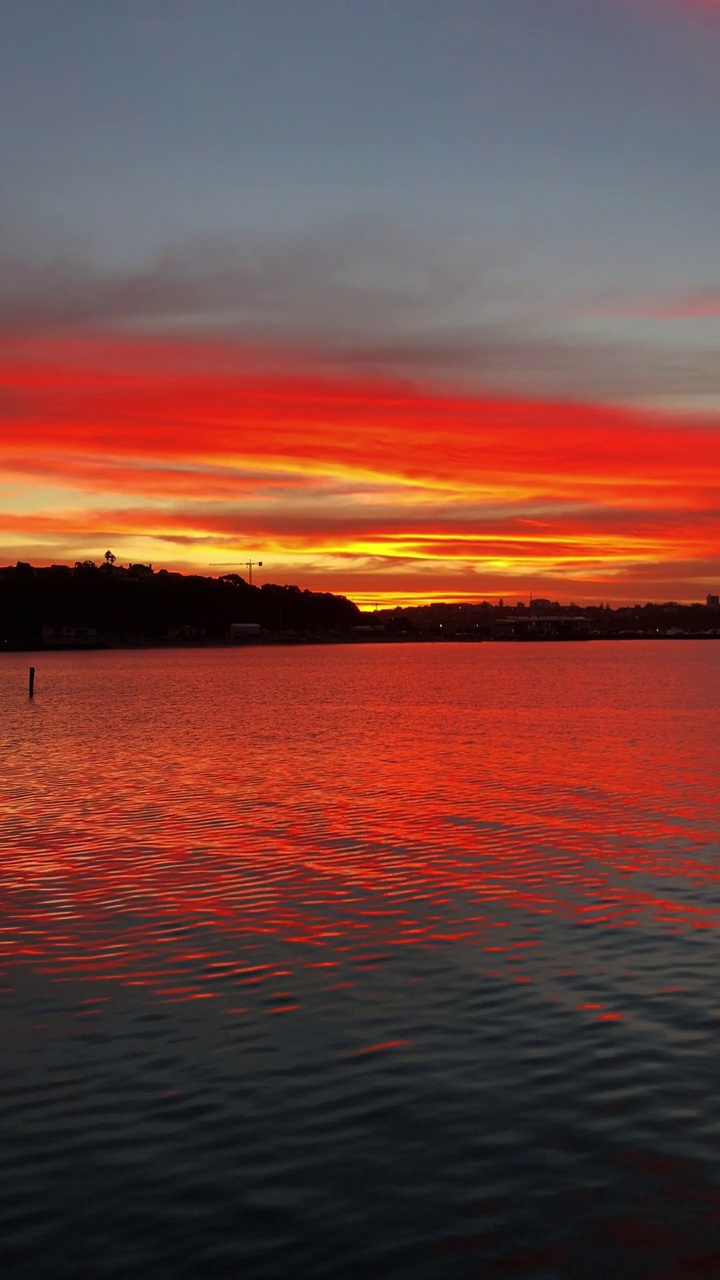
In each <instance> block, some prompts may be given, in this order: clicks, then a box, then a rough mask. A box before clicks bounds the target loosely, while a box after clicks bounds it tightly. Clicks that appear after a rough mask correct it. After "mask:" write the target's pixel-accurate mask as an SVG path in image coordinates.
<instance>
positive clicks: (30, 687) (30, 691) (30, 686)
mask: <svg viewBox="0 0 720 1280" xmlns="http://www.w3.org/2000/svg"><path fill="white" fill-rule="evenodd" d="M34 693H35V668H34V667H31V668H30V677H29V679H28V696H29V697H30V698H32V696H33V694H34Z"/></svg>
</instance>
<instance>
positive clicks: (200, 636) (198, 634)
mask: <svg viewBox="0 0 720 1280" xmlns="http://www.w3.org/2000/svg"><path fill="white" fill-rule="evenodd" d="M167 635H168V640H204V639H205V628H204V627H192V626H190V625H189V624H188V623H185V624H184V625H183V626H181V627H170V629H169V631H168V633H167Z"/></svg>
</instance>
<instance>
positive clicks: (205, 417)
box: [0, 342, 720, 596]
mask: <svg viewBox="0 0 720 1280" xmlns="http://www.w3.org/2000/svg"><path fill="white" fill-rule="evenodd" d="M266 364H267V362H266ZM253 368H254V365H253V361H252V359H251V357H250V355H249V354H248V353H247V352H245V353H243V352H240V351H237V350H233V349H232V348H231V347H229V346H225V347H210V346H208V347H204V346H202V345H197V346H190V345H185V344H182V343H177V344H172V343H168V342H165V343H162V344H160V343H158V344H152V343H132V342H128V343H121V342H113V343H93V342H77V343H64V344H57V343H46V344H41V343H38V344H35V345H33V347H32V348H29V347H26V346H24V345H22V344H16V345H12V344H8V345H6V347H5V351H4V353H3V354H2V355H0V380H1V384H2V388H3V391H2V400H1V401H0V414H1V415H2V416H1V417H0V432H1V435H0V467H1V468H2V470H3V472H4V473H5V474H6V475H7V476H8V478H9V479H11V480H12V482H13V484H15V485H16V486H17V485H20V486H21V487H22V486H23V485H25V486H28V485H29V486H37V485H42V486H43V488H44V489H47V488H48V487H50V488H51V489H52V488H54V489H56V490H58V496H57V498H56V500H55V501H54V502H49V500H48V499H47V498H45V499H44V501H43V505H42V509H39V510H35V511H32V510H28V507H29V501H28V498H27V489H26V490H25V491H24V492H25V501H24V502H21V503H17V502H16V505H18V506H19V507H21V508H22V510H19V511H18V513H17V514H13V512H12V511H6V514H5V515H4V517H3V518H2V520H0V537H1V538H2V545H4V546H5V547H7V546H9V543H10V539H12V544H13V546H16V547H17V548H18V550H19V552H20V551H22V550H23V549H25V548H28V547H30V548H31V549H34V550H35V552H36V553H37V552H38V550H39V549H40V548H42V547H43V546H44V547H45V552H44V558H45V559H56V558H70V559H72V558H74V557H75V556H76V555H77V557H78V558H81V557H82V555H83V554H84V553H85V549H86V548H87V546H88V543H89V541H91V540H92V539H93V538H95V539H97V538H98V537H101V540H105V541H108V544H109V545H111V543H110V539H113V541H115V542H117V541H118V540H119V541H120V542H122V540H123V539H125V540H128V539H132V540H133V541H132V545H133V546H137V545H138V544H139V543H142V542H143V540H144V541H145V543H146V544H147V545H148V546H154V547H155V549H156V551H155V554H152V553H149V554H147V558H148V559H154V560H157V559H158V558H159V557H158V554H157V548H161V551H162V559H163V561H164V563H169V562H170V561H172V560H175V563H183V562H184V563H187V559H186V557H188V556H189V558H190V561H191V562H194V563H195V564H201V563H202V564H203V565H204V566H206V565H208V564H213V563H217V562H219V561H228V560H230V559H231V558H233V556H234V557H235V558H237V556H238V554H239V551H238V549H239V548H241V547H243V546H247V545H248V539H249V540H250V544H251V545H261V546H263V547H264V548H267V554H268V556H269V557H272V558H273V561H274V563H275V564H286V565H289V566H291V565H292V564H295V565H296V566H297V564H298V562H299V561H298V557H299V558H300V561H301V562H302V563H305V564H308V565H313V564H314V566H315V569H314V573H315V574H316V575H318V577H316V578H312V576H311V580H312V581H318V582H319V576H320V575H324V582H325V585H327V574H328V572H329V570H328V564H329V563H330V560H332V562H333V563H334V564H335V566H336V567H335V569H334V571H333V572H335V575H336V577H335V580H334V582H333V586H334V587H335V589H337V590H345V591H346V592H348V593H350V594H352V582H353V581H357V582H359V580H360V577H362V578H363V580H365V578H366V577H367V565H368V564H369V563H372V565H373V566H374V568H373V572H375V574H376V575H377V574H382V573H383V572H385V571H387V570H395V569H397V568H398V567H399V566H403V574H404V578H405V581H406V582H407V583H408V586H407V589H408V590H409V589H410V586H409V584H410V583H411V582H412V580H413V574H415V576H416V580H417V575H419V574H422V573H426V571H427V567H428V565H430V564H431V565H433V566H434V569H435V572H436V573H440V572H441V571H442V570H443V566H444V569H445V572H446V574H447V576H448V577H452V576H453V575H457V574H458V573H460V574H461V575H464V579H466V578H467V575H468V573H471V572H472V573H475V572H476V571H477V567H478V566H484V567H485V570H486V571H487V573H488V574H489V575H491V576H492V575H493V574H497V573H504V574H506V576H507V575H510V577H511V578H512V576H513V574H514V575H515V577H516V579H520V578H522V577H523V575H525V574H527V575H528V576H530V579H531V581H532V580H536V579H539V577H541V576H543V575H546V576H547V575H550V576H552V575H553V574H554V575H556V578H557V575H560V576H561V577H562V576H563V575H565V576H568V577H570V578H571V579H572V580H573V581H575V580H577V579H579V578H581V577H582V573H583V571H586V572H587V573H588V574H590V575H591V576H592V575H594V576H596V577H597V575H598V574H600V575H602V574H603V573H606V574H607V573H613V574H616V575H620V576H622V575H623V574H628V575H629V574H631V573H633V572H635V571H636V568H637V566H638V565H644V566H646V567H647V568H648V571H650V569H651V568H653V567H654V566H656V565H658V564H662V562H663V561H667V562H670V561H672V562H673V563H680V564H682V563H685V564H686V565H687V572H688V576H689V577H692V574H693V573H694V572H695V571H694V570H693V568H692V566H693V565H694V564H699V563H700V562H702V563H703V565H704V566H705V568H704V570H703V572H707V565H708V564H711V563H712V562H713V557H714V556H715V555H716V548H717V546H718V545H719V544H720V536H719V535H720V525H719V523H718V517H717V514H716V513H717V510H718V494H719V493H720V422H718V421H713V422H709V421H707V420H698V421H691V420H687V421H679V420H677V419H673V418H670V417H662V416H659V415H652V414H648V413H645V414H639V413H631V412H628V411H623V410H620V409H614V408H609V407H603V406H598V405H575V404H568V403H562V402H554V403H547V402H539V401H529V400H518V399H498V398H489V397H482V396H477V397H470V396H468V395H455V396H452V395H449V394H443V395H440V394H435V393H432V392H428V391H421V390H418V389H416V388H414V387H412V386H410V385H403V384H399V383H397V382H396V383H392V382H381V381H375V382H367V381H362V380H360V379H356V380H351V379H348V378H332V379H331V378H321V377H311V376H301V375H300V374H298V373H297V371H291V372H288V373H286V374H285V375H282V374H281V373H279V372H277V373H269V372H267V369H266V370H265V371H262V372H254V371H253ZM62 490H70V491H72V492H71V494H68V493H65V495H64V496H63V493H62ZM83 495H84V496H83ZM173 547H176V548H181V549H182V555H176V554H174V553H173V552H172V548H173ZM116 549H117V548H116ZM40 554H42V552H40ZM24 558H28V557H27V556H25V557H24ZM328 558H330V559H328ZM343 565H344V566H345V569H344V570H343V569H342V566H343ZM413 565H414V566H415V568H413ZM338 566H340V567H338ZM310 572H311V574H312V572H313V571H310ZM343 574H345V580H342V579H343ZM532 575H535V579H533V577H532ZM286 580H290V576H288V577H287V578H286ZM478 589H479V590H481V587H480V584H479V583H478ZM689 594H691V595H693V596H696V595H697V594H698V592H697V591H696V590H695V589H694V587H693V590H692V591H690V592H689Z"/></svg>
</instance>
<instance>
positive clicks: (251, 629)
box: [230, 622, 260, 640]
mask: <svg viewBox="0 0 720 1280" xmlns="http://www.w3.org/2000/svg"><path fill="white" fill-rule="evenodd" d="M259 635H260V623H259V622H231V624H230V639H231V640H256V639H257V638H258V636H259Z"/></svg>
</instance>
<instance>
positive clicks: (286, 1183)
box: [0, 642, 720, 1280]
mask: <svg viewBox="0 0 720 1280" xmlns="http://www.w3.org/2000/svg"><path fill="white" fill-rule="evenodd" d="M30 660H31V661H34V662H35V665H36V667H37V682H36V695H35V698H34V700H33V701H32V702H30V701H29V700H28V698H27V668H28V666H29V660H28V655H5V656H4V657H3V658H2V659H1V660H0V748H1V750H2V757H1V759H2V766H1V769H2V772H1V775H0V776H1V778H2V789H1V792H0V905H1V907H2V911H1V913H0V1016H1V1019H2V1023H1V1025H2V1029H3V1051H2V1058H1V1069H0V1098H1V1115H2V1120H1V1121H0V1187H1V1189H2V1195H1V1196H0V1240H2V1245H1V1246H0V1253H1V1256H2V1267H3V1269H2V1274H3V1276H4V1277H15V1276H17V1277H20V1276H22V1277H23V1278H25V1277H38V1278H39V1277H43V1280H46V1278H47V1277H53V1278H54V1277H68V1280H69V1278H70V1277H72V1278H73V1280H76V1278H77V1277H78V1276H82V1277H92V1280H95V1277H98V1278H100V1277H102V1278H105V1277H125V1276H128V1277H129V1276H131V1275H132V1276H133V1277H136V1276H138V1275H140V1276H148V1277H149V1276H152V1277H153V1280H165V1277H168V1278H170V1277H172V1278H173V1280H176V1278H184V1277H188V1278H189V1277H198V1276H202V1277H223V1278H224V1277H228V1278H229V1277H243V1278H251V1280H254V1278H255V1277H258V1278H267V1280H331V1278H332V1280H341V1278H345V1277H350V1278H360V1277H363V1278H365V1277H366V1278H367V1280H370V1278H373V1280H375V1278H377V1277H382V1278H383V1280H386V1278H387V1280H410V1278H412V1280H439V1278H444V1277H453V1280H455V1278H459V1280H465V1277H468V1278H470V1277H473V1278H477V1277H480V1278H481V1280H485V1278H487V1280H495V1277H506V1276H507V1277H523V1278H527V1280H531V1278H532V1280H550V1278H555V1277H559V1278H562V1280H564V1278H565V1277H577V1278H578V1280H585V1278H586V1277H588V1278H590V1280H594V1278H595V1277H598V1280H599V1278H600V1277H602V1278H603V1280H605V1278H606V1277H608V1276H613V1277H625V1276H627V1277H644V1276H648V1277H650V1276H652V1277H653V1280H671V1278H673V1280H679V1277H686V1276H694V1277H698V1276H700V1277H709V1276H713V1277H715V1276H717V1275H718V1274H719V1273H720V1146H719V1145H718V1142H719V1139H720V1108H719V1106H718V1099H717V1078H718V1066H717V1062H718V1051H719V1041H720V1017H719V1014H720V992H719V990H718V974H719V973H720V952H719V948H718V937H719V934H718V925H719V924H720V883H719V879H718V853H719V847H718V826H719V824H718V809H719V804H718V784H717V775H718V764H719V763H720V761H719V758H718V757H719V756H720V751H719V749H718V742H720V646H719V645H717V644H713V643H712V642H693V643H687V642H686V643H683V642H677V643H673V642H668V643H651V642H648V643H644V642H636V643H627V644H614V645H613V644H609V643H606V644H602V643H598V644H595V643H587V644H583V645H569V644H566V645H562V644H559V645H555V644H547V645H538V646H517V645H490V644H484V645H467V646H461V645H446V646H444V645H402V646H386V647H383V646H374V645H373V646H357V647H349V648H348V647H337V648H335V647H318V648H297V649H270V650H263V649H241V650H222V649H220V650H199V651H183V652H171V651H168V652H133V653H126V652H110V653H88V654H86V653H82V654H60V653H55V654H37V655H33V656H32V657H31V658H30Z"/></svg>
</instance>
